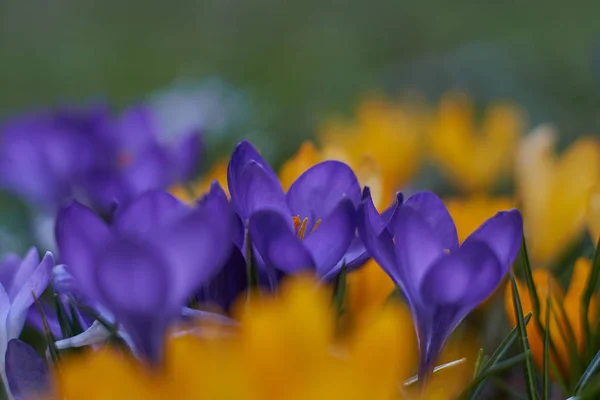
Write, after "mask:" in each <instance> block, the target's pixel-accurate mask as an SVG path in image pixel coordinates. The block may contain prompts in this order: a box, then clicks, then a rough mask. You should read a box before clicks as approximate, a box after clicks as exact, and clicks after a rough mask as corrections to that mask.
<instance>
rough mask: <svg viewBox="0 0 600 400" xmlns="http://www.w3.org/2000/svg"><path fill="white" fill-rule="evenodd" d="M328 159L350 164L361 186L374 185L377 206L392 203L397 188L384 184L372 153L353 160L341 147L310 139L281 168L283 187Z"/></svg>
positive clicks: (280, 177)
mask: <svg viewBox="0 0 600 400" xmlns="http://www.w3.org/2000/svg"><path fill="white" fill-rule="evenodd" d="M326 160H338V161H342V162H345V163H346V164H348V165H349V166H350V168H352V170H353V171H354V173H355V174H356V177H357V178H358V181H359V183H360V184H361V186H369V187H370V188H371V196H372V197H373V202H374V203H375V206H376V207H377V209H378V210H380V211H383V210H384V209H385V208H387V207H388V206H390V205H391V202H392V200H393V199H394V192H393V191H392V190H391V189H390V188H389V187H386V186H385V182H384V179H383V173H382V170H381V167H380V166H379V164H378V163H377V161H376V160H375V159H374V158H373V157H370V156H363V157H361V158H359V159H358V160H357V161H356V162H354V161H353V160H351V159H349V158H348V157H346V156H345V155H344V153H343V151H342V150H339V151H338V150H332V148H330V147H325V148H323V149H321V150H318V149H317V148H316V147H315V145H314V144H313V143H312V142H310V141H306V142H304V143H303V144H302V145H301V146H300V148H299V149H298V152H297V153H296V154H294V155H293V156H292V157H291V158H290V159H289V160H288V161H286V162H285V163H284V164H283V166H282V167H281V169H280V170H279V179H280V181H281V185H282V186H283V189H284V190H288V189H289V188H290V186H291V185H292V183H294V181H295V180H296V179H297V178H298V177H299V176H300V175H302V174H303V173H304V172H305V171H306V170H307V169H309V168H310V167H312V166H314V165H316V164H318V163H320V162H322V161H326Z"/></svg>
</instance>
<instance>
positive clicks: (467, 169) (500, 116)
mask: <svg viewBox="0 0 600 400" xmlns="http://www.w3.org/2000/svg"><path fill="white" fill-rule="evenodd" d="M523 125H524V117H523V113H522V111H521V110H520V109H519V108H517V107H516V106H514V105H512V104H508V103H497V104H493V105H491V106H490V107H488V108H487V110H486V113H485V115H484V117H483V121H482V123H481V124H479V125H478V124H476V122H475V111H474V106H473V104H472V102H471V100H470V98H469V97H467V96H466V95H465V94H461V93H449V94H447V95H446V96H445V97H444V98H442V100H441V102H440V105H439V108H438V110H437V115H436V117H435V119H434V121H433V123H432V126H431V135H430V151H431V156H432V158H433V160H434V161H435V162H436V163H437V164H438V166H439V167H440V168H441V171H442V173H444V174H446V175H447V177H448V178H449V179H451V180H452V182H453V183H454V185H455V186H456V187H458V188H459V189H461V190H462V191H463V192H466V193H485V192H489V191H490V190H491V189H492V188H493V187H494V185H495V184H496V183H497V181H498V180H499V178H501V177H502V176H503V175H504V174H506V173H507V172H508V170H509V169H510V167H511V166H512V163H513V157H514V150H515V146H516V143H517V140H518V138H519V136H520V135H521V133H522V130H523Z"/></svg>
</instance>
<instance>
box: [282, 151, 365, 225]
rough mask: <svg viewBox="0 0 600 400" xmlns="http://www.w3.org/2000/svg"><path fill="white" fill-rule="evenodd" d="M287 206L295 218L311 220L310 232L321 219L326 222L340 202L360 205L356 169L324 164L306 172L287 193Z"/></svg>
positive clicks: (342, 164)
mask: <svg viewBox="0 0 600 400" xmlns="http://www.w3.org/2000/svg"><path fill="white" fill-rule="evenodd" d="M286 197H287V204H288V206H289V208H290V211H291V212H292V215H294V216H296V215H298V216H300V218H301V219H304V218H307V217H308V225H307V230H308V231H310V230H311V229H312V227H313V226H314V224H315V222H316V221H317V220H318V219H322V218H326V217H327V216H328V215H329V214H330V213H331V212H332V211H333V209H334V208H335V207H337V205H338V203H339V202H340V200H341V199H342V198H344V197H346V198H348V199H350V201H352V204H353V205H354V206H355V207H357V206H358V204H359V203H360V198H361V194H360V185H359V184H358V179H357V178H356V175H354V172H353V171H352V169H351V168H350V167H349V166H347V165H346V164H344V163H342V162H339V161H324V162H322V163H319V164H317V165H315V166H313V167H311V168H309V169H308V170H306V171H305V172H304V173H303V174H302V175H300V177H299V178H298V179H296V181H294V183H292V186H290V189H289V190H288V192H287V196H286Z"/></svg>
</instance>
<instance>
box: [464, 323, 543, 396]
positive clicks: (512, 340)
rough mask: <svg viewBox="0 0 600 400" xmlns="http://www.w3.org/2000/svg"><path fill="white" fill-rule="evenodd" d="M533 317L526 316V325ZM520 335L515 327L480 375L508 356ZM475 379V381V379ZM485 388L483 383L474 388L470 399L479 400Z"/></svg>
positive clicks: (482, 368)
mask: <svg viewBox="0 0 600 400" xmlns="http://www.w3.org/2000/svg"><path fill="white" fill-rule="evenodd" d="M531 317H532V314H531V313H529V314H527V315H526V316H525V319H524V322H525V325H527V324H529V321H530V320H531ZM518 334H519V327H518V326H515V327H514V328H513V329H512V330H511V331H510V333H509V334H508V335H506V337H505V338H504V340H502V342H501V343H500V345H499V346H498V347H497V348H496V350H494V352H493V353H492V355H491V357H490V358H489V359H488V360H487V361H486V362H484V363H483V365H482V367H481V369H480V373H481V372H484V371H486V370H487V369H489V368H492V367H494V366H495V365H496V364H497V363H498V362H499V361H500V360H501V359H502V358H503V357H504V356H505V355H506V353H508V350H509V349H510V348H511V347H512V345H513V344H514V343H515V341H516V340H517V336H518ZM473 379H475V378H473ZM484 386H485V385H483V382H481V383H480V384H479V385H477V386H473V389H472V392H473V393H472V394H471V396H470V398H471V399H477V398H478V396H479V394H480V393H481V391H482V390H483V388H484Z"/></svg>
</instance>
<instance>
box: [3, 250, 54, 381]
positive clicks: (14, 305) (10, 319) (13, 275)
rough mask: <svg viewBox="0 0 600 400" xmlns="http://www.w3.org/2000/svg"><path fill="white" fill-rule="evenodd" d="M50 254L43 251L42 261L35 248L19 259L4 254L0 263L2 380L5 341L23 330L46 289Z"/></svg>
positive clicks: (50, 266)
mask: <svg viewBox="0 0 600 400" xmlns="http://www.w3.org/2000/svg"><path fill="white" fill-rule="evenodd" d="M52 267H54V257H53V256H52V254H51V253H46V255H45V256H44V258H43V259H42V261H41V262H40V257H39V254H38V252H37V250H36V249H35V248H32V249H31V250H29V252H28V253H27V255H26V256H25V257H24V258H23V259H21V258H20V257H19V256H17V255H15V254H9V255H7V256H6V257H5V258H4V259H3V260H2V262H0V283H1V285H0V372H1V373H2V377H3V379H4V382H6V374H5V364H4V357H5V354H6V348H7V345H8V342H9V340H11V339H15V338H18V337H19V335H20V334H21V331H22V330H23V326H24V325H25V321H26V319H27V313H28V311H29V308H30V307H31V306H32V305H33V303H34V297H33V296H34V295H35V296H36V297H39V296H41V294H42V293H43V292H44V290H46V287H47V286H48V284H49V283H50V278H51V276H52Z"/></svg>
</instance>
